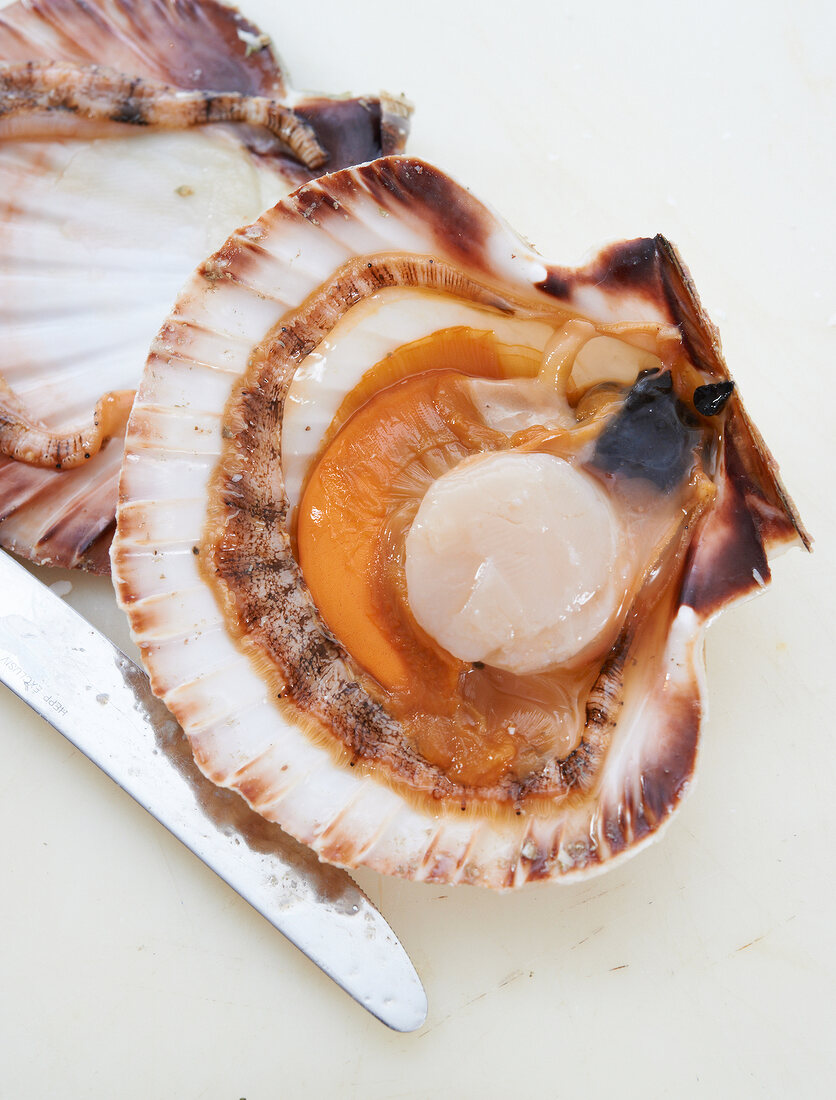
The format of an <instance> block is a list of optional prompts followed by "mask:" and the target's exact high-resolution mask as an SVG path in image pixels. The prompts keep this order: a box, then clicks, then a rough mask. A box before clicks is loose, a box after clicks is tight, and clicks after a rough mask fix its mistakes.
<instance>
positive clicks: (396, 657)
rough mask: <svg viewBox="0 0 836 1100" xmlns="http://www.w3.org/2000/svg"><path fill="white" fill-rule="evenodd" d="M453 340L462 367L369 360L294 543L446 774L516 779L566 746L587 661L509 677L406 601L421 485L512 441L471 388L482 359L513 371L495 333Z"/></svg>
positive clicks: (424, 750)
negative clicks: (372, 364)
mask: <svg viewBox="0 0 836 1100" xmlns="http://www.w3.org/2000/svg"><path fill="white" fill-rule="evenodd" d="M465 331H467V330H465ZM457 339H458V340H459V341H460V346H461V343H462V342H463V343H464V345H465V346H466V350H467V353H468V354H467V355H466V356H465V357H464V358H465V363H466V366H467V367H468V368H469V369H468V370H467V371H466V373H462V372H461V371H457V370H452V369H430V370H427V369H425V370H423V372H421V373H418V374H411V375H409V376H407V377H406V378H403V377H402V378H401V379H400V380H398V381H395V382H393V383H390V384H388V385H387V384H386V381H388V380H389V379H391V378H392V377H393V375H394V376H395V377H397V376H398V374H399V372H400V371H401V370H403V367H404V363H403V361H401V362H400V363H394V364H393V363H392V362H391V360H390V359H388V360H384V362H383V364H381V365H380V367H379V368H376V370H375V372H374V373H375V374H376V375H377V379H376V380H377V381H383V383H384V386H383V388H382V389H380V388H378V389H377V390H376V392H375V390H374V388H373V387H372V386H371V385H370V386H369V389H371V390H372V395H371V396H369V397H368V399H367V400H366V401H365V403H364V404H361V405H360V407H359V408H356V409H354V410H353V411H351V410H350V406H349V409H348V410H347V409H346V408H345V407H344V409H343V410H342V415H341V414H340V413H338V415H337V417H336V418H335V423H334V431H332V432H331V433H329V438H328V439H327V440H326V446H325V449H324V451H323V453H322V454H321V455H320V458H319V460H318V462H317V463H316V464H315V466H314V468H313V470H312V472H311V474H310V476H309V479H308V482H307V485H306V487H305V490H304V492H303V496H302V500H301V502H300V506H299V510H298V517H297V529H296V545H297V554H298V558H299V562H300V565H301V568H302V572H303V574H304V576H305V580H306V582H307V584H308V586H309V588H310V590H311V593H312V595H313V598H314V600H315V602H316V604H317V606H318V608H319V610H320V613H321V614H322V616H323V618H324V620H325V622H326V623H327V624H328V626H329V628H330V629H331V630H332V631H333V633H334V634H335V635H336V637H337V638H339V640H340V642H341V643H342V644H343V645H344V646H345V648H346V649H347V650H348V652H349V653H350V654H351V656H352V657H353V659H354V660H355V661H356V662H357V664H358V665H360V666H361V667H362V668H363V669H364V670H365V671H366V672H367V673H368V674H369V676H370V677H372V678H373V679H374V681H376V684H377V685H378V686H377V687H376V689H375V690H376V693H377V694H378V695H379V696H380V698H381V701H382V702H384V704H385V706H386V708H387V710H388V711H389V712H390V713H391V714H392V715H393V716H394V717H396V718H397V719H398V720H399V721H400V722H401V723H402V724H403V726H404V728H405V730H406V732H407V735H408V736H409V737H410V739H411V740H412V742H413V744H414V746H415V748H416V749H417V751H418V752H420V753H421V755H422V756H423V757H424V758H425V759H427V760H428V761H430V762H431V763H433V764H436V765H437V766H439V767H441V768H443V769H444V770H445V772H446V773H447V774H448V775H449V776H450V777H451V779H455V780H456V781H458V782H462V783H465V784H473V785H475V786H478V785H480V784H489V783H493V782H496V781H497V780H498V779H499V778H500V777H501V776H503V775H505V774H507V773H508V772H509V770H510V771H512V772H514V773H515V774H518V775H519V776H520V777H521V778H522V777H524V775H525V774H527V773H528V772H529V771H531V770H532V769H534V768H535V767H537V766H539V765H540V764H541V763H542V758H543V756H544V754H546V753H551V752H553V751H562V752H565V751H567V750H569V749H571V748H572V747H573V745H574V741H575V738H576V736H577V731H578V729H579V723H578V715H577V700H578V697H579V692H578V687H579V686H580V685H581V681H583V680H584V678H585V677H586V676H587V675H588V674H587V673H569V674H566V673H564V674H555V673H546V674H540V675H538V676H516V675H514V674H511V673H507V672H505V673H503V672H500V671H499V670H496V669H490V668H484V667H480V666H478V665H477V666H473V665H470V664H467V663H465V662H462V661H460V660H458V659H457V658H455V657H453V656H452V655H451V654H450V653H448V652H447V651H446V650H444V649H442V648H441V647H440V646H439V645H438V644H437V643H436V642H435V641H434V640H433V639H432V638H431V637H430V636H429V635H427V634H426V633H425V632H424V631H423V630H422V629H421V628H420V626H419V625H418V624H417V622H416V621H415V619H414V617H413V615H412V613H411V611H410V608H409V602H408V598H407V590H406V578H405V571H404V541H405V537H406V533H407V532H408V530H409V527H410V525H411V523H412V520H413V518H414V516H415V514H416V512H417V509H418V506H419V504H420V501H421V499H422V497H423V495H424V493H425V492H426V489H427V488H428V486H429V485H430V484H431V483H432V481H434V480H435V479H436V478H438V477H440V476H441V475H442V474H444V473H446V472H447V471H448V470H450V469H452V467H453V466H455V465H457V464H458V463H459V462H460V461H461V460H462V459H464V458H466V457H468V456H469V455H472V454H477V453H480V452H485V451H495V450H502V449H507V448H508V447H509V446H510V445H511V444H510V440H509V439H508V437H507V436H506V435H504V434H502V433H501V432H498V431H494V430H493V429H490V428H488V427H486V425H485V424H484V422H483V421H482V419H481V417H480V416H479V414H478V412H477V410H476V409H475V407H474V406H473V404H472V401H471V400H470V397H469V394H468V392H467V388H466V380H467V376H468V375H473V374H477V373H482V371H479V370H478V369H477V368H478V367H479V366H480V365H481V367H482V370H483V371H484V375H483V376H486V377H494V378H496V377H507V376H508V375H507V374H506V372H505V370H504V369H503V364H502V361H501V355H500V354H498V351H497V349H498V348H499V345H497V344H496V342H495V341H493V340H492V339H491V338H490V336H489V335H488V336H487V337H485V334H479V339H478V340H473V339H468V338H467V337H466V336H465V337H463V338H462V337H461V336H459V337H457V338H454V339H453V342H452V344H451V341H450V336H449V332H448V333H447V334H445V341H444V349H443V350H444V351H448V352H449V350H450V348H451V346H452V347H453V348H454V349H455V345H456V342H457ZM417 344H419V345H421V347H420V348H419V349H418V350H417V352H416V350H415V345H413V346H412V352H411V354H409V355H408V356H407V359H408V365H409V366H411V367H413V368H414V367H415V366H416V365H420V364H421V363H423V362H425V361H426V360H427V359H428V358H429V360H430V362H432V361H433V360H435V361H436V362H437V361H438V360H437V359H435V357H434V356H432V352H433V339H432V338H429V339H428V340H425V341H418V342H417ZM436 350H439V349H438V348H437V349H436ZM480 352H481V359H480ZM438 358H439V359H441V360H442V361H443V360H444V359H445V358H447V356H446V355H440V356H438ZM526 359H527V362H525V370H524V373H526V374H528V373H532V371H533V369H536V361H537V356H536V354H534V355H532V356H530V357H526ZM520 363H521V360H520V358H519V356H517V357H516V358H515V359H514V360H513V362H512V364H511V367H510V369H509V370H508V374H511V375H513V374H516V375H517V376H519V375H520V374H522V373H523V370H521V369H520ZM381 375H382V378H381ZM372 381H374V380H372ZM354 400H355V401H356V400H357V399H356V396H355V397H354ZM346 413H347V416H346ZM567 675H568V682H567ZM580 694H581V695H582V694H583V693H582V692H581V693H580Z"/></svg>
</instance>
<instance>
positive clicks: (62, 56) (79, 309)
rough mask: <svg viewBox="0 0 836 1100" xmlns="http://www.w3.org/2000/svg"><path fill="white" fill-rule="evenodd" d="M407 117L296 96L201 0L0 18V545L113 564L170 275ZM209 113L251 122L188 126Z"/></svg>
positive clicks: (258, 46)
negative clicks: (133, 434) (133, 437)
mask: <svg viewBox="0 0 836 1100" xmlns="http://www.w3.org/2000/svg"><path fill="white" fill-rule="evenodd" d="M50 63H51V64H50ZM103 67H105V68H103ZM187 93H190V94H187ZM253 106H255V107H256V108H257V110H256V112H255V113H254V112H253V110H252V109H251V108H252V107H253ZM259 110H260V112H261V113H260V114H259ZM407 114H408V111H407V109H406V108H405V107H404V105H403V104H402V103H400V102H398V101H396V100H391V99H387V98H384V99H382V100H381V99H380V98H378V97H368V98H362V99H357V98H349V97H345V98H329V97H326V96H318V95H301V94H299V93H297V92H295V91H294V90H293V89H292V88H291V87H290V86H289V85H288V82H287V78H286V75H285V73H284V72H283V71H282V69H281V67H280V66H279V63H278V61H277V59H276V56H275V55H274V53H273V51H272V48H271V46H270V42H269V39H268V38H267V36H266V35H264V34H262V33H261V31H260V30H259V29H258V28H257V27H255V26H254V25H253V24H251V23H249V22H248V21H247V20H246V19H244V18H243V17H242V16H241V15H239V14H238V12H237V11H235V9H234V8H231V7H229V6H227V5H225V4H221V3H219V2H217V0H182V2H180V0H178V2H177V3H174V2H172V0H161V2H155V3H143V2H139V0H43V2H39V3H37V4H30V3H22V2H21V3H17V4H13V5H12V6H11V7H8V8H5V9H4V10H3V12H2V13H0V345H2V349H3V351H2V361H0V545H3V546H5V547H7V548H9V549H12V550H15V551H16V552H18V553H20V554H23V555H25V556H27V557H29V558H31V559H33V560H35V561H38V562H43V563H46V564H52V565H62V566H82V567H84V568H88V569H92V570H95V571H106V570H107V569H108V568H109V559H108V555H107V551H108V546H109V543H110V538H111V536H112V532H113V527H114V523H115V520H114V514H115V507H116V484H117V476H118V470H119V465H120V462H121V454H122V443H123V437H124V428H125V419H126V416H127V410H128V409H129V408H130V399H131V396H132V393H133V391H134V390H135V388H136V385H137V383H138V379H139V375H140V372H141V370H142V364H143V363H144V361H145V358H146V356H147V354H148V347H149V345H150V342H151V340H152V338H153V336H154V333H155V332H156V331H157V329H158V328H159V325H160V323H161V321H162V319H163V318H164V317H165V316H166V314H167V312H168V310H169V308H170V307H171V303H172V301H173V300H174V298H175V296H176V294H177V292H178V291H179V289H180V287H181V285H182V283H183V281H184V280H185V279H186V277H187V276H188V275H189V273H190V272H191V271H192V270H193V269H194V267H195V265H196V264H197V263H198V262H199V261H200V260H201V259H202V258H203V257H205V256H206V255H207V254H208V253H209V252H211V251H212V249H214V248H216V247H217V246H218V245H219V244H221V243H222V242H223V241H224V240H225V239H226V237H227V236H228V234H229V233H230V231H231V230H232V229H234V228H235V227H236V226H238V225H242V224H246V223H247V222H250V221H252V219H253V218H255V217H256V216H257V215H258V214H259V213H260V212H261V211H262V210H264V209H265V208H266V207H267V206H269V205H271V204H272V203H274V202H276V200H277V199H278V198H280V197H281V196H283V195H286V194H287V193H288V192H289V191H291V190H292V189H293V188H294V187H296V186H298V184H299V183H301V182H303V181H304V180H308V179H310V178H312V177H313V176H315V175H316V174H317V173H318V171H319V170H320V169H321V167H322V165H323V164H324V163H327V166H328V168H329V169H331V170H334V169H337V168H341V167H343V166H345V165H347V164H353V163H358V162H362V161H365V160H368V159H369V158H371V157H375V156H378V155H380V153H381V152H397V151H400V148H402V145H403V140H404V138H405V133H406V117H407ZM225 118H228V119H231V120H234V119H236V118H237V119H242V118H243V119H250V120H251V121H254V122H259V121H260V122H263V123H265V125H253V124H248V123H247V122H246V121H244V122H236V123H235V124H233V123H232V122H230V123H226V122H223V121H220V122H217V121H215V122H212V123H211V124H210V125H197V126H196V125H195V123H201V122H203V121H205V120H207V119H208V120H212V119H225ZM181 126H189V129H183V130H180V129H177V127H181ZM102 402H103V403H104V404H100V403H102ZM120 411H121V413H123V415H119V414H120ZM103 414H104V417H103Z"/></svg>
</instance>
